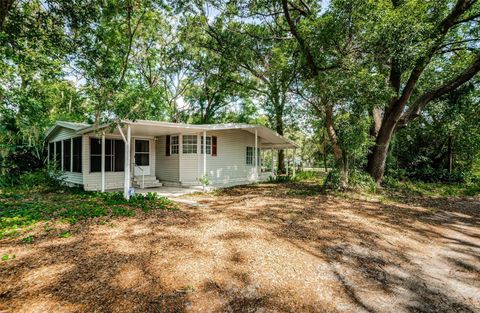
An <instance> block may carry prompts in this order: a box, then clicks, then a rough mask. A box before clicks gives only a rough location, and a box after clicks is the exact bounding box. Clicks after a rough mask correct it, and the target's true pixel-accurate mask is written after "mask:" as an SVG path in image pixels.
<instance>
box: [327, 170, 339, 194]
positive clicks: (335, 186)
mask: <svg viewBox="0 0 480 313" xmlns="http://www.w3.org/2000/svg"><path fill="white" fill-rule="evenodd" d="M323 187H324V188H325V189H330V190H340V189H342V173H341V172H340V170H338V169H333V170H331V171H330V172H328V175H327V178H326V179H325V182H324V183H323Z"/></svg>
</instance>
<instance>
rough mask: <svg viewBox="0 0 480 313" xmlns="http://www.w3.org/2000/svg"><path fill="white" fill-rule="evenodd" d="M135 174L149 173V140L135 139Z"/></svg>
mask: <svg viewBox="0 0 480 313" xmlns="http://www.w3.org/2000/svg"><path fill="white" fill-rule="evenodd" d="M133 173H134V175H135V176H142V175H150V142H149V141H148V140H140V139H135V166H134V169H133Z"/></svg>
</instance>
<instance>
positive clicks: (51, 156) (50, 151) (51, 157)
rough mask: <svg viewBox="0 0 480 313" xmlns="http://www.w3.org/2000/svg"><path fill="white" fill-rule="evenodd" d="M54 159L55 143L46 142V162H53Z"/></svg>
mask: <svg viewBox="0 0 480 313" xmlns="http://www.w3.org/2000/svg"><path fill="white" fill-rule="evenodd" d="M54 160H55V143H53V142H51V143H49V144H48V162H49V163H50V164H53V161H54Z"/></svg>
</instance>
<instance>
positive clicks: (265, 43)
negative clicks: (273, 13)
mask: <svg viewBox="0 0 480 313" xmlns="http://www.w3.org/2000/svg"><path fill="white" fill-rule="evenodd" d="M197 8H198V10H199V12H201V13H202V14H200V16H198V17H197V18H195V19H193V20H194V23H192V25H194V27H195V28H196V29H197V32H191V33H192V34H195V38H196V39H193V38H192V39H193V40H196V41H197V45H198V46H201V47H205V48H206V49H207V50H209V51H211V52H213V53H215V54H217V55H218V61H217V62H219V63H223V64H229V67H230V71H232V73H233V72H234V71H235V72H237V73H238V74H237V75H235V77H231V78H230V81H231V82H233V84H232V85H230V89H236V90H237V92H238V93H240V94H244V95H246V94H249V95H250V96H254V97H256V98H258V100H259V102H260V103H261V106H262V109H263V111H264V112H265V114H266V116H267V118H268V125H269V126H270V127H271V128H273V129H275V130H276V131H277V132H278V133H279V134H281V135H284V134H285V129H286V128H287V127H288V126H289V124H291V123H292V121H293V118H292V119H291V120H288V118H289V117H290V116H292V114H291V113H292V108H293V103H294V101H295V94H294V93H293V92H292V89H293V87H292V86H293V84H294V82H295V78H296V77H297V75H298V67H297V62H296V58H294V57H293V55H292V51H291V50H290V48H289V44H288V43H286V42H284V41H283V40H279V39H277V38H275V37H277V36H278V35H279V34H280V33H281V32H282V30H281V29H279V27H278V26H277V25H276V23H275V21H273V20H271V21H265V22H264V23H263V24H259V23H257V21H255V20H253V21H249V19H248V18H247V17H246V16H245V14H246V13H245V12H242V11H241V10H237V9H238V8H234V7H233V6H229V5H226V6H220V5H218V6H217V10H218V11H220V12H222V13H221V14H217V15H216V16H215V17H214V18H210V19H209V18H208V17H207V14H206V12H205V10H204V9H202V6H199V7H197ZM198 33H201V34H202V36H200V35H198ZM211 85H213V84H211ZM278 160H279V161H278V163H277V164H278V171H279V172H280V173H282V172H285V156H284V151H283V150H279V151H278Z"/></svg>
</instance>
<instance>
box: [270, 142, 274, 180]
mask: <svg viewBox="0 0 480 313" xmlns="http://www.w3.org/2000/svg"><path fill="white" fill-rule="evenodd" d="M270 151H271V152H272V168H271V172H272V174H271V175H272V178H273V177H274V176H275V158H274V155H273V148H271V149H270Z"/></svg>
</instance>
